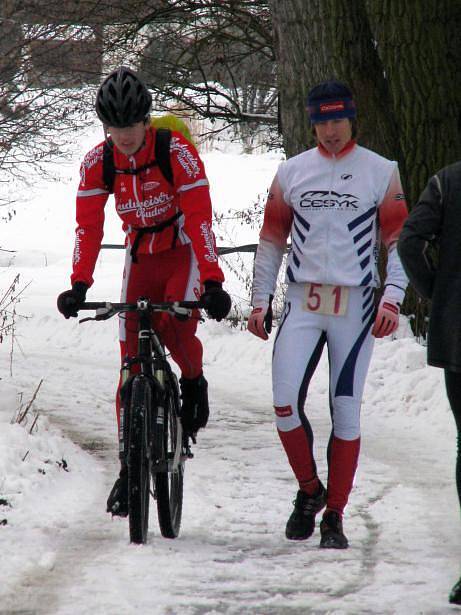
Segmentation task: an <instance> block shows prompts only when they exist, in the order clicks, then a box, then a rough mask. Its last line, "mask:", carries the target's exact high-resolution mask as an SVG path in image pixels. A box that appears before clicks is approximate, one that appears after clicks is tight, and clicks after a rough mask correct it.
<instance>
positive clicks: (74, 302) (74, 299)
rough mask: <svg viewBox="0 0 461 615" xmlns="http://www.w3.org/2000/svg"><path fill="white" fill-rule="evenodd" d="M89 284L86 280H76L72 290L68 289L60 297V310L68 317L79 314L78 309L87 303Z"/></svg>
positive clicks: (58, 302) (58, 301)
mask: <svg viewBox="0 0 461 615" xmlns="http://www.w3.org/2000/svg"><path fill="white" fill-rule="evenodd" d="M87 290H88V286H87V285H86V284H85V283H84V282H75V284H73V285H72V290H66V291H64V292H63V293H61V294H60V295H59V297H58V300H57V304H58V310H59V311H60V312H61V314H63V315H64V316H65V317H66V318H70V317H71V316H74V317H75V316H78V310H79V309H80V307H81V306H82V304H83V303H85V298H86V291H87Z"/></svg>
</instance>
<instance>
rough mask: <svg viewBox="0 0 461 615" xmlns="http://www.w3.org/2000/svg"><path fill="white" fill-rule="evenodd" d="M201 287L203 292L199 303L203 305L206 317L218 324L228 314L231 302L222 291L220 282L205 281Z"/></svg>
mask: <svg viewBox="0 0 461 615" xmlns="http://www.w3.org/2000/svg"><path fill="white" fill-rule="evenodd" d="M203 285H204V287H205V292H204V293H202V296H201V297H200V301H201V302H202V303H203V305H204V308H205V310H206V311H207V313H208V315H209V316H210V317H211V318H214V319H215V320H217V321H218V322H219V321H220V320H222V319H223V318H225V317H226V316H227V315H228V314H229V311H230V309H231V307H232V300H231V298H230V296H229V294H228V293H226V291H225V290H224V289H223V287H222V284H221V282H215V281H214V280H206V281H205V282H204V284H203Z"/></svg>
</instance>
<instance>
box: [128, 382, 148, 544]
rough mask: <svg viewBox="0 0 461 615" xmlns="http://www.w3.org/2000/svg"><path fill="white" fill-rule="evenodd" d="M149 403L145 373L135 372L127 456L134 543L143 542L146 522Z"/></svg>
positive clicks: (129, 515)
mask: <svg viewBox="0 0 461 615" xmlns="http://www.w3.org/2000/svg"><path fill="white" fill-rule="evenodd" d="M151 406H152V389H151V385H150V383H149V382H148V380H147V378H145V377H144V376H136V377H135V378H134V380H133V384H132V390H131V405H130V414H129V421H130V425H129V440H128V459H127V463H128V518H129V525H130V542H133V543H136V544H143V543H145V542H146V540H147V530H148V525H149V496H150V466H151V461H150V458H149V435H150V417H151Z"/></svg>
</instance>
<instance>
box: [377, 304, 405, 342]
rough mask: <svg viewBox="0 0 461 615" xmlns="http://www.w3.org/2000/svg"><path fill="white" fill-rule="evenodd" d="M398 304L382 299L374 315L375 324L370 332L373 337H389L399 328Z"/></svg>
mask: <svg viewBox="0 0 461 615" xmlns="http://www.w3.org/2000/svg"><path fill="white" fill-rule="evenodd" d="M399 313H400V304H399V303H396V302H395V301H391V300H389V299H386V297H385V296H383V297H382V299H381V301H380V302H379V306H378V311H377V313H376V319H375V324H374V325H373V329H372V330H371V333H372V335H374V336H375V337H385V336H386V335H391V333H394V331H396V330H397V327H398V326H399Z"/></svg>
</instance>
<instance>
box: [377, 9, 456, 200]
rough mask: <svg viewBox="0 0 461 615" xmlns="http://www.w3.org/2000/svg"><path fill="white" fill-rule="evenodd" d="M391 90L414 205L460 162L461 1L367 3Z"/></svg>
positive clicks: (407, 191)
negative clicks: (432, 180) (433, 179)
mask: <svg viewBox="0 0 461 615" xmlns="http://www.w3.org/2000/svg"><path fill="white" fill-rule="evenodd" d="M366 7H367V12H368V15H369V21H370V25H371V28H372V31H373V35H374V38H375V40H376V41H377V50H378V53H379V56H380V58H381V61H382V65H383V67H384V70H385V74H386V77H387V81H388V83H389V89H390V92H391V99H392V109H393V110H394V113H395V118H396V122H397V126H398V135H399V140H400V144H401V148H402V152H403V156H404V161H405V172H404V175H405V177H404V180H405V181H404V183H405V192H406V195H407V200H408V203H409V205H410V206H412V205H413V204H414V203H415V202H416V200H417V198H418V196H419V194H420V193H421V191H422V189H423V188H424V186H425V185H426V182H427V180H428V178H429V177H430V176H431V175H433V174H434V173H435V172H436V171H437V170H438V169H440V168H441V167H443V166H445V165H447V164H450V163H452V162H455V161H456V160H459V159H460V158H461V53H460V52H461V0H413V1H412V2H402V1H401V0H366Z"/></svg>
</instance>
